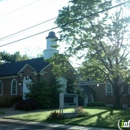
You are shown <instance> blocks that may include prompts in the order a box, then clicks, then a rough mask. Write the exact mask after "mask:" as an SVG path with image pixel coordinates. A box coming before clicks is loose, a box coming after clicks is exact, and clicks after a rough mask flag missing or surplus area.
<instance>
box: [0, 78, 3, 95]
mask: <svg viewBox="0 0 130 130" xmlns="http://www.w3.org/2000/svg"><path fill="white" fill-rule="evenodd" d="M0 95H3V82H2V81H1V80H0Z"/></svg>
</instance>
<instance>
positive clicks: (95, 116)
mask: <svg viewBox="0 0 130 130" xmlns="http://www.w3.org/2000/svg"><path fill="white" fill-rule="evenodd" d="M84 110H85V111H86V112H88V113H89V115H88V116H87V117H80V118H71V119H64V120H54V121H52V122H53V123H61V124H72V125H82V126H93V127H104V128H117V122H118V120H119V119H120V118H123V119H127V120H130V109H124V110H113V109H104V108H85V109H84ZM57 111H58V110H57ZM50 112H52V111H51V110H47V111H43V112H36V113H28V114H20V115H16V116H8V117H7V116H6V117H5V118H11V119H18V120H29V121H38V122H45V119H46V118H47V117H48V115H49V114H50ZM64 112H74V109H65V110H64Z"/></svg>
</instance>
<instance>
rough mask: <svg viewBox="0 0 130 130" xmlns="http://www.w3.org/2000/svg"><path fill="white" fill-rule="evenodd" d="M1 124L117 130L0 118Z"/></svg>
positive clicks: (77, 129)
mask: <svg viewBox="0 0 130 130" xmlns="http://www.w3.org/2000/svg"><path fill="white" fill-rule="evenodd" d="M0 122H3V123H13V124H26V125H39V126H46V127H51V128H66V129H67V130H116V129H107V128H97V127H83V126H74V125H63V124H55V123H52V124H51V123H43V122H34V121H22V120H12V119H4V118H0Z"/></svg>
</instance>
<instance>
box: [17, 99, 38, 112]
mask: <svg viewBox="0 0 130 130" xmlns="http://www.w3.org/2000/svg"><path fill="white" fill-rule="evenodd" d="M39 108H40V105H39V103H38V102H37V101H36V100H34V99H26V100H22V101H19V102H18V103H16V104H15V109H16V110H25V111H30V110H36V109H39Z"/></svg>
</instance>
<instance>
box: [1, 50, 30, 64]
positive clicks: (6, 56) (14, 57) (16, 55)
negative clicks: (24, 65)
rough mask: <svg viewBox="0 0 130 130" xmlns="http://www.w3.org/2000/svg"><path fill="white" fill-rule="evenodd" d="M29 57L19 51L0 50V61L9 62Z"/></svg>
mask: <svg viewBox="0 0 130 130" xmlns="http://www.w3.org/2000/svg"><path fill="white" fill-rule="evenodd" d="M27 59H29V57H28V56H27V55H26V54H25V55H21V54H20V52H15V53H14V54H10V53H7V52H5V51H3V52H0V61H2V62H0V63H10V62H16V61H21V60H27Z"/></svg>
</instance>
